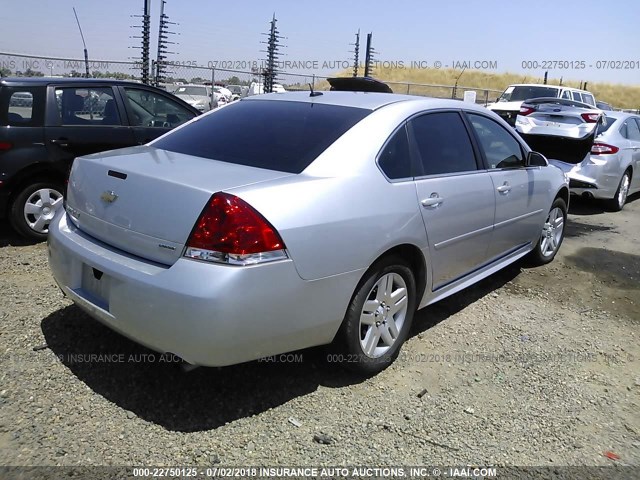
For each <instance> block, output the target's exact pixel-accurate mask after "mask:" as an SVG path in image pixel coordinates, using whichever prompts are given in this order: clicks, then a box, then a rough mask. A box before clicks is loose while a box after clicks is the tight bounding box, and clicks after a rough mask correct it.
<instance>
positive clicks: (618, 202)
mask: <svg viewBox="0 0 640 480" xmlns="http://www.w3.org/2000/svg"><path fill="white" fill-rule="evenodd" d="M629 185H631V172H630V171H629V170H627V171H626V172H624V174H623V175H622V178H621V179H620V183H619V184H618V190H616V194H615V195H614V196H613V198H612V199H611V200H609V201H608V207H609V210H611V211H612V212H619V211H620V210H622V209H623V208H624V204H625V203H626V202H627V195H628V194H629Z"/></svg>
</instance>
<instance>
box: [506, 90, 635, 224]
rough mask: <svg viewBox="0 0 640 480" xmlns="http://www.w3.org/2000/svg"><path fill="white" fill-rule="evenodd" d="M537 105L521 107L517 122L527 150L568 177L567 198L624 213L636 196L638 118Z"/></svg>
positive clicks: (611, 112) (586, 107)
mask: <svg viewBox="0 0 640 480" xmlns="http://www.w3.org/2000/svg"><path fill="white" fill-rule="evenodd" d="M535 102H536V101H529V102H527V104H523V107H522V110H521V112H520V115H518V118H517V121H516V129H517V131H518V132H519V133H520V134H521V135H522V137H523V138H524V139H525V140H526V141H527V143H528V144H529V146H530V147H531V148H533V149H535V150H537V151H539V152H542V153H543V154H545V155H546V156H547V157H548V158H549V162H550V163H552V164H553V165H556V166H557V167H559V168H561V169H562V170H563V171H564V172H566V173H567V175H568V176H569V182H570V183H569V185H570V188H571V193H573V194H576V195H582V196H585V197H589V198H596V199H601V200H605V201H606V203H607V206H608V207H609V209H611V210H613V211H620V210H622V208H623V207H624V204H625V202H626V201H627V196H628V195H630V194H632V193H635V192H638V191H640V175H638V174H637V172H640V116H638V115H633V114H629V113H623V112H613V111H607V112H603V111H601V110H596V109H593V108H592V107H590V106H588V105H583V106H582V107H580V106H573V107H572V106H569V105H559V104H557V103H556V104H542V103H540V104H536V103H535ZM556 102H558V100H557V101H556ZM532 108H535V110H532ZM605 113H606V115H605Z"/></svg>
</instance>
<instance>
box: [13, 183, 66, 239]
mask: <svg viewBox="0 0 640 480" xmlns="http://www.w3.org/2000/svg"><path fill="white" fill-rule="evenodd" d="M62 192H63V188H62V185H61V184H59V183H57V182H54V181H40V182H36V183H32V184H28V185H26V186H25V187H23V188H22V190H21V191H19V192H18V194H17V195H16V196H15V198H14V199H13V202H12V203H11V208H10V211H9V220H10V222H11V225H12V226H13V228H14V229H15V230H16V232H18V233H19V234H20V235H22V236H23V237H26V238H29V239H31V240H36V241H42V240H46V239H47V234H48V233H49V224H50V223H51V220H53V217H54V215H55V213H56V211H58V210H59V209H60V208H62V201H63V198H62Z"/></svg>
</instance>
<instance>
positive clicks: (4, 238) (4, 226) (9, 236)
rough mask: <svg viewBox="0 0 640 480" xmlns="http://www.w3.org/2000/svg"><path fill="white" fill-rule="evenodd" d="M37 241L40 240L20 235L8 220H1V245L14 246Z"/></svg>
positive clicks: (33, 243) (31, 243)
mask: <svg viewBox="0 0 640 480" xmlns="http://www.w3.org/2000/svg"><path fill="white" fill-rule="evenodd" d="M36 243H39V242H37V241H34V240H28V239H26V238H24V237H21V236H20V235H18V234H17V233H16V231H15V230H14V229H13V228H12V227H11V225H10V224H9V222H7V221H6V220H0V247H6V246H10V245H11V246H14V247H23V246H25V245H35V244H36Z"/></svg>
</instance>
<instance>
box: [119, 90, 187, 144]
mask: <svg viewBox="0 0 640 480" xmlns="http://www.w3.org/2000/svg"><path fill="white" fill-rule="evenodd" d="M120 89H121V92H122V98H123V100H124V103H125V105H126V109H127V116H128V119H129V123H130V124H131V126H132V127H133V135H134V136H135V143H136V144H138V145H142V144H145V143H149V142H150V141H151V140H154V139H156V138H158V137H159V136H160V135H164V134H165V133H167V132H168V131H169V130H171V129H173V128H175V127H177V126H178V125H182V124H183V123H185V122H188V121H189V120H191V119H192V118H194V117H195V116H196V115H197V113H196V110H194V109H191V108H189V107H188V106H186V105H183V104H182V103H181V102H179V101H178V99H177V98H176V97H175V96H173V95H169V94H166V93H164V92H158V91H155V90H152V89H150V88H145V87H142V86H140V87H137V86H136V87H129V86H127V87H120Z"/></svg>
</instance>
